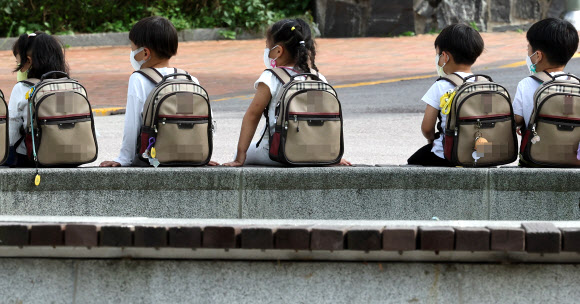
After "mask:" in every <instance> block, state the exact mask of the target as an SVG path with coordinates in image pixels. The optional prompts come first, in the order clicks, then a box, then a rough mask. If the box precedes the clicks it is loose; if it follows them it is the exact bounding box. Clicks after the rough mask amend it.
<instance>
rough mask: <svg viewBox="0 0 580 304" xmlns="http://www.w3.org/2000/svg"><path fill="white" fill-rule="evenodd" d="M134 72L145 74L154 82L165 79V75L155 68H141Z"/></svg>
mask: <svg viewBox="0 0 580 304" xmlns="http://www.w3.org/2000/svg"><path fill="white" fill-rule="evenodd" d="M133 73H138V74H141V75H143V76H145V78H147V79H148V80H149V81H151V82H153V83H154V84H158V83H160V82H161V80H163V75H161V73H159V71H157V70H156V69H154V68H146V69H141V70H139V71H135V72H133Z"/></svg>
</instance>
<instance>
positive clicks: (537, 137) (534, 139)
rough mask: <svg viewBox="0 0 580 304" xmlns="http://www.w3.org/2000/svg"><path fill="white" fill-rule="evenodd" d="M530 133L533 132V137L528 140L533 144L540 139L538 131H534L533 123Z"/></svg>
mask: <svg viewBox="0 0 580 304" xmlns="http://www.w3.org/2000/svg"><path fill="white" fill-rule="evenodd" d="M532 134H534V137H532V139H531V140H530V141H531V142H532V144H535V143H537V142H539V141H540V135H538V133H537V132H536V125H534V126H533V127H532Z"/></svg>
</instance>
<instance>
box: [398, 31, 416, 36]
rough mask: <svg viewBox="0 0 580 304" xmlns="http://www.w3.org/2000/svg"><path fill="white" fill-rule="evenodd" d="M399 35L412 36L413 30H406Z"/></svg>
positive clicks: (413, 34)
mask: <svg viewBox="0 0 580 304" xmlns="http://www.w3.org/2000/svg"><path fill="white" fill-rule="evenodd" d="M399 36H402V37H413V36H415V32H413V31H407V32H404V33H401V34H400V35H399Z"/></svg>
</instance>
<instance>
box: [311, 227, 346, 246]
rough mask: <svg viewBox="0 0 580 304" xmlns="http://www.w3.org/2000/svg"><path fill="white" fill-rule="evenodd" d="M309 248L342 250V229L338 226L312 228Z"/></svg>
mask: <svg viewBox="0 0 580 304" xmlns="http://www.w3.org/2000/svg"><path fill="white" fill-rule="evenodd" d="M310 250H330V251H335V250H344V230H343V229H339V228H334V229H333V228H331V227H329V228H312V231H311V232H310Z"/></svg>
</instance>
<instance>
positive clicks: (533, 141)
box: [531, 135, 540, 144]
mask: <svg viewBox="0 0 580 304" xmlns="http://www.w3.org/2000/svg"><path fill="white" fill-rule="evenodd" d="M539 141H540V136H539V135H534V137H532V140H531V142H532V144H535V143H538V142H539Z"/></svg>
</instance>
